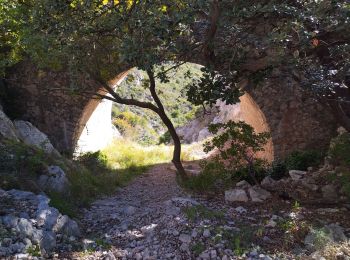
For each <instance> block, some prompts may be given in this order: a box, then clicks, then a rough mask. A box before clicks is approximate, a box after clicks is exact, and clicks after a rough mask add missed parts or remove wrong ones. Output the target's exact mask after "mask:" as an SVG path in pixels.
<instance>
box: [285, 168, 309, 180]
mask: <svg viewBox="0 0 350 260" xmlns="http://www.w3.org/2000/svg"><path fill="white" fill-rule="evenodd" d="M305 174H306V172H305V171H298V170H290V171H289V176H290V177H291V178H292V179H293V180H295V181H297V180H300V179H301V178H303V177H304V175H305Z"/></svg>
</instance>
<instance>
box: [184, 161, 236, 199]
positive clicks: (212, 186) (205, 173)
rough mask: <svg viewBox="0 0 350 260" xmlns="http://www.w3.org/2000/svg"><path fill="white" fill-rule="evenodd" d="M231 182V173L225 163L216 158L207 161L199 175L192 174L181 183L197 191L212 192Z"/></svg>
mask: <svg viewBox="0 0 350 260" xmlns="http://www.w3.org/2000/svg"><path fill="white" fill-rule="evenodd" d="M231 183H232V180H231V175H229V174H228V172H227V170H226V169H225V167H224V166H223V164H221V163H219V162H217V161H216V160H214V161H208V162H207V163H205V164H204V165H203V170H202V172H201V173H200V174H199V175H195V176H190V177H189V178H188V180H186V182H184V183H181V185H182V186H183V187H185V188H186V189H189V190H193V191H196V192H200V193H204V192H206V193H208V192H209V193H210V192H215V191H218V190H222V186H223V185H230V184H231Z"/></svg>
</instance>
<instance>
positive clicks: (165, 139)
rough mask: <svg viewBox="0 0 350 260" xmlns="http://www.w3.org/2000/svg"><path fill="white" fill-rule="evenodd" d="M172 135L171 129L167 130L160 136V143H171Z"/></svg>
mask: <svg viewBox="0 0 350 260" xmlns="http://www.w3.org/2000/svg"><path fill="white" fill-rule="evenodd" d="M171 140H172V139H171V135H170V133H169V131H166V132H165V133H164V134H162V135H161V136H160V137H159V143H158V144H169V143H170V142H171Z"/></svg>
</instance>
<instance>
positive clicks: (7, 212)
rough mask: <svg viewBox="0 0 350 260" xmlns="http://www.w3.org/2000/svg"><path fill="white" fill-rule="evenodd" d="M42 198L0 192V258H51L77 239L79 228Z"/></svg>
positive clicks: (16, 192) (14, 191) (46, 198)
mask: <svg viewBox="0 0 350 260" xmlns="http://www.w3.org/2000/svg"><path fill="white" fill-rule="evenodd" d="M49 201H50V199H49V198H48V197H47V196H45V195H35V194H34V193H31V192H26V191H20V190H10V191H4V190H1V189H0V258H1V259H2V258H6V257H9V256H14V257H15V259H16V258H19V259H22V258H24V259H25V258H26V257H28V256H29V252H31V253H33V252H38V253H40V254H41V255H42V256H50V255H51V254H52V253H53V252H55V250H57V249H60V248H64V247H65V246H68V248H69V247H70V245H69V244H70V241H74V240H76V238H78V237H79V236H80V229H79V227H78V224H77V223H76V222H75V221H74V220H72V219H70V218H69V217H68V216H66V215H62V214H60V212H59V211H58V210H57V209H56V208H53V207H50V206H49Z"/></svg>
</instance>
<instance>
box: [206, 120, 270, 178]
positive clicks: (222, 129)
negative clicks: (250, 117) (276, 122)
mask: <svg viewBox="0 0 350 260" xmlns="http://www.w3.org/2000/svg"><path fill="white" fill-rule="evenodd" d="M208 130H209V132H210V133H212V134H214V135H216V136H214V137H213V139H212V140H210V141H208V142H206V143H205V144H204V151H205V152H210V151H212V150H218V151H219V155H218V156H217V157H218V161H219V162H221V163H222V164H223V165H224V168H225V169H226V170H228V171H231V172H239V171H241V170H242V169H246V170H247V172H248V174H249V175H250V178H251V179H252V180H254V183H256V184H257V183H258V180H257V178H256V176H255V175H257V174H260V172H257V171H256V170H257V169H259V170H260V168H261V165H263V164H264V161H263V160H262V159H258V158H257V153H258V152H261V151H264V148H263V147H264V145H265V144H266V143H267V141H268V139H269V137H270V135H269V133H266V132H264V133H255V131H254V128H253V127H252V126H250V125H248V124H246V123H245V122H242V121H240V122H234V121H228V122H227V123H225V124H211V125H209V127H208ZM218 133H219V134H218Z"/></svg>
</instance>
